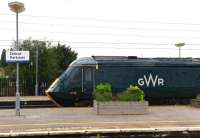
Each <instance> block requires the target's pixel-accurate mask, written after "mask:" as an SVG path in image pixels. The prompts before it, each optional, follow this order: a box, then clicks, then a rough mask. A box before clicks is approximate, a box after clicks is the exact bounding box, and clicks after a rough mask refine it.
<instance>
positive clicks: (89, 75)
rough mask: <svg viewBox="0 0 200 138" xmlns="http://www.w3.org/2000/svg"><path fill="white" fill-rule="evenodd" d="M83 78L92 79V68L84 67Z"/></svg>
mask: <svg viewBox="0 0 200 138" xmlns="http://www.w3.org/2000/svg"><path fill="white" fill-rule="evenodd" d="M84 80H85V81H92V70H91V68H86V69H84Z"/></svg>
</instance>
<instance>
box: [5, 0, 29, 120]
mask: <svg viewBox="0 0 200 138" xmlns="http://www.w3.org/2000/svg"><path fill="white" fill-rule="evenodd" d="M8 6H9V7H10V10H11V11H13V12H15V13H16V50H17V51H18V50H19V39H18V14H19V13H21V12H23V11H24V10H25V8H24V4H23V3H21V2H16V1H15V2H10V3H8ZM16 70H17V73H16V102H15V110H16V116H20V93H19V63H17V64H16Z"/></svg>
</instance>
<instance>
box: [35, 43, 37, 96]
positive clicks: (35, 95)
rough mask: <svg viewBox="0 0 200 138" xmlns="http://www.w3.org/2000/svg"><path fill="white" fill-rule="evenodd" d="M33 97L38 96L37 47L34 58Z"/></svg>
mask: <svg viewBox="0 0 200 138" xmlns="http://www.w3.org/2000/svg"><path fill="white" fill-rule="evenodd" d="M35 62H36V63H35V96H38V46H37V45H36V56H35Z"/></svg>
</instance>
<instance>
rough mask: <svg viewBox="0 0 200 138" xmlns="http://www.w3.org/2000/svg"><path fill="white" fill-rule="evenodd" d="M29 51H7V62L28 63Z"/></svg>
mask: <svg viewBox="0 0 200 138" xmlns="http://www.w3.org/2000/svg"><path fill="white" fill-rule="evenodd" d="M29 53H30V52H29V51H6V63H28V62H29V60H30V54H29Z"/></svg>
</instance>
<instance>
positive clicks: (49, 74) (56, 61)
mask: <svg viewBox="0 0 200 138" xmlns="http://www.w3.org/2000/svg"><path fill="white" fill-rule="evenodd" d="M20 49H21V50H27V51H30V62H29V63H28V64H20V70H19V71H20V77H21V78H35V72H36V71H35V70H36V69H35V68H36V50H37V49H38V77H39V79H43V80H49V81H52V80H54V79H55V78H56V77H58V76H59V75H60V74H61V73H62V72H63V71H64V70H66V68H67V67H68V66H69V64H70V63H71V62H72V61H73V60H75V59H76V58H77V55H78V54H77V53H76V52H75V51H73V50H72V49H71V48H70V47H69V46H68V47H66V46H65V45H61V44H59V43H58V44H57V45H52V44H51V43H48V42H45V41H38V40H24V41H23V42H22V44H21V47H20ZM5 53H6V51H5V50H3V51H2V54H1V62H0V66H1V67H2V68H3V69H4V70H5V74H6V76H9V77H11V78H13V77H14V78H15V74H16V69H15V65H14V64H7V63H5Z"/></svg>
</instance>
